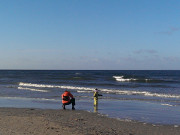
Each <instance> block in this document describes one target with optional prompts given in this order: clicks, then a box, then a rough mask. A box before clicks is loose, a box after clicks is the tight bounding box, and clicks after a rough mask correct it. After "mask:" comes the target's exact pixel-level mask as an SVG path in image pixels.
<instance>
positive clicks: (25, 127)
mask: <svg viewBox="0 0 180 135" xmlns="http://www.w3.org/2000/svg"><path fill="white" fill-rule="evenodd" d="M0 123H1V124H0V125H1V126H0V134H3V135H21V134H26V135H60V134H73V135H90V134H91V135H96V134H102V135H108V134H111V135H160V134H162V135H179V134H180V127H179V126H174V125H153V124H150V123H143V122H137V121H124V120H118V119H116V118H110V117H107V116H103V115H100V114H99V113H93V112H87V111H83V110H74V111H73V110H69V109H67V110H62V109H59V110H55V109H35V108H0Z"/></svg>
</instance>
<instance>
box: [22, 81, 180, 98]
mask: <svg viewBox="0 0 180 135" xmlns="http://www.w3.org/2000/svg"><path fill="white" fill-rule="evenodd" d="M19 86H26V87H36V88H37V87H38V88H62V89H71V90H77V92H85V91H86V92H93V90H94V89H93V88H88V87H76V86H60V85H45V84H32V83H23V82H21V83H19ZM100 91H101V92H104V93H113V94H120V95H140V96H150V97H163V98H180V95H173V94H163V93H151V92H147V91H128V90H119V89H100Z"/></svg>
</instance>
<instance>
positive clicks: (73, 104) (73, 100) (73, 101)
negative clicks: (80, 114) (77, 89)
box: [63, 98, 76, 110]
mask: <svg viewBox="0 0 180 135" xmlns="http://www.w3.org/2000/svg"><path fill="white" fill-rule="evenodd" d="M70 104H72V109H73V110H74V109H75V108H74V106H75V104H76V103H75V98H72V99H71V100H70V102H68V103H65V104H63V105H64V109H65V105H70Z"/></svg>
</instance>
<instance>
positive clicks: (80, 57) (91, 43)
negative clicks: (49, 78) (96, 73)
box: [0, 0, 180, 70]
mask: <svg viewBox="0 0 180 135" xmlns="http://www.w3.org/2000/svg"><path fill="white" fill-rule="evenodd" d="M0 69H60V70H61V69H67V70H69V69H74V70H77V69H79V70H81V69H88V70H91V69H92V70H95V69H98V70H99V69H102V70H106V69H107V70H111V69H112V70H133V69H135V70H143V69H144V70H146V69H149V70H166V69H168V70H169V69H170V70H171V69H172V70H174V69H177V70H180V0H0Z"/></svg>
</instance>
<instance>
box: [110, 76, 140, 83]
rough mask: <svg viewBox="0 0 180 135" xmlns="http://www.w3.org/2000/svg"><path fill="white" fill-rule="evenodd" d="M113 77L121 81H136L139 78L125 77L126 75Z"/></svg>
mask: <svg viewBox="0 0 180 135" xmlns="http://www.w3.org/2000/svg"><path fill="white" fill-rule="evenodd" d="M113 78H115V79H116V81H119V82H129V81H136V80H137V79H134V78H126V79H125V78H124V76H113Z"/></svg>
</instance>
